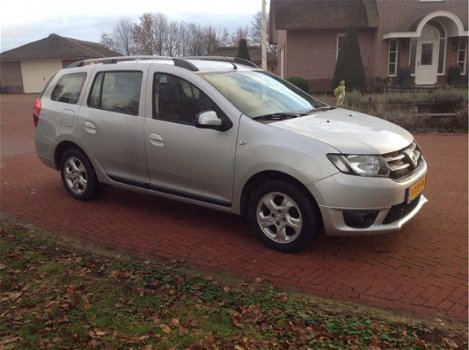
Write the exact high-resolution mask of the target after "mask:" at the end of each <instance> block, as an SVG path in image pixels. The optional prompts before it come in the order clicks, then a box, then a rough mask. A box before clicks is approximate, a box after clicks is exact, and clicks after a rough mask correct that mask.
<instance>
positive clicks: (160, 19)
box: [152, 13, 168, 56]
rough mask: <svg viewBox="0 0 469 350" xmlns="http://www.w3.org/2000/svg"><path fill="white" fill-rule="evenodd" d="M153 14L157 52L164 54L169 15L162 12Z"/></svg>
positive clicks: (153, 31)
mask: <svg viewBox="0 0 469 350" xmlns="http://www.w3.org/2000/svg"><path fill="white" fill-rule="evenodd" d="M152 16H153V30H152V36H153V43H154V48H155V54H157V55H159V56H163V55H164V54H165V48H166V44H167V35H168V17H166V15H164V14H162V13H155V14H153V15H152Z"/></svg>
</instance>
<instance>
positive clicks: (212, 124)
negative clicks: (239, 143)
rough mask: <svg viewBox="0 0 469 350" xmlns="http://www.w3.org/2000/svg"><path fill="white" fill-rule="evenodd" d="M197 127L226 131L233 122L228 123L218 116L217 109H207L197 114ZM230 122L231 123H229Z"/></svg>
mask: <svg viewBox="0 0 469 350" xmlns="http://www.w3.org/2000/svg"><path fill="white" fill-rule="evenodd" d="M196 120H197V122H196V124H195V126H196V127H198V128H200V129H214V130H218V131H226V130H228V129H229V128H231V125H232V124H231V123H226V122H225V121H224V120H222V119H221V118H219V117H218V115H217V112H215V111H205V112H201V113H199V114H198V115H197V118H196ZM228 124H230V125H228Z"/></svg>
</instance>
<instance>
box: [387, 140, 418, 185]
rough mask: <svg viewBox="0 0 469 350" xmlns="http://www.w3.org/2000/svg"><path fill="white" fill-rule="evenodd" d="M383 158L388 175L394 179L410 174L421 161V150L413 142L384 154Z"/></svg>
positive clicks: (400, 178) (401, 178)
mask: <svg viewBox="0 0 469 350" xmlns="http://www.w3.org/2000/svg"><path fill="white" fill-rule="evenodd" d="M383 158H384V160H385V161H386V163H388V166H389V169H390V171H391V172H390V174H389V177H390V178H391V179H393V180H396V181H400V180H403V179H405V178H407V177H409V176H411V175H412V174H413V173H414V172H415V171H416V170H417V168H418V167H419V165H420V164H422V162H423V157H422V152H421V151H420V148H419V146H418V145H417V144H416V143H415V142H412V144H411V145H410V146H408V147H406V148H404V149H402V150H400V151H397V152H392V153H387V154H384V155H383Z"/></svg>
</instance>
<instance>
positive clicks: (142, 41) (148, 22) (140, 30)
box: [132, 13, 156, 55]
mask: <svg viewBox="0 0 469 350" xmlns="http://www.w3.org/2000/svg"><path fill="white" fill-rule="evenodd" d="M154 22H155V19H154V17H153V15H152V14H151V13H144V14H143V15H142V16H141V17H140V23H138V24H135V25H134V26H133V28H132V34H133V38H134V43H135V48H136V52H137V53H138V54H142V55H154V54H155V53H156V48H155V44H154V41H153V30H154Z"/></svg>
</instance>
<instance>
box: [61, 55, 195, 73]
mask: <svg viewBox="0 0 469 350" xmlns="http://www.w3.org/2000/svg"><path fill="white" fill-rule="evenodd" d="M145 60H146V61H150V60H162V61H163V60H165V61H170V60H172V61H173V62H174V65H175V66H176V67H181V68H186V69H189V70H191V71H198V70H199V69H198V68H197V67H196V66H195V65H194V64H193V63H191V62H189V61H186V60H185V59H181V58H171V57H164V56H118V57H106V58H96V59H88V60H82V61H77V62H73V63H72V64H70V65H68V66H67V68H76V67H83V66H87V65H90V64H113V63H118V62H130V61H145Z"/></svg>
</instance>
